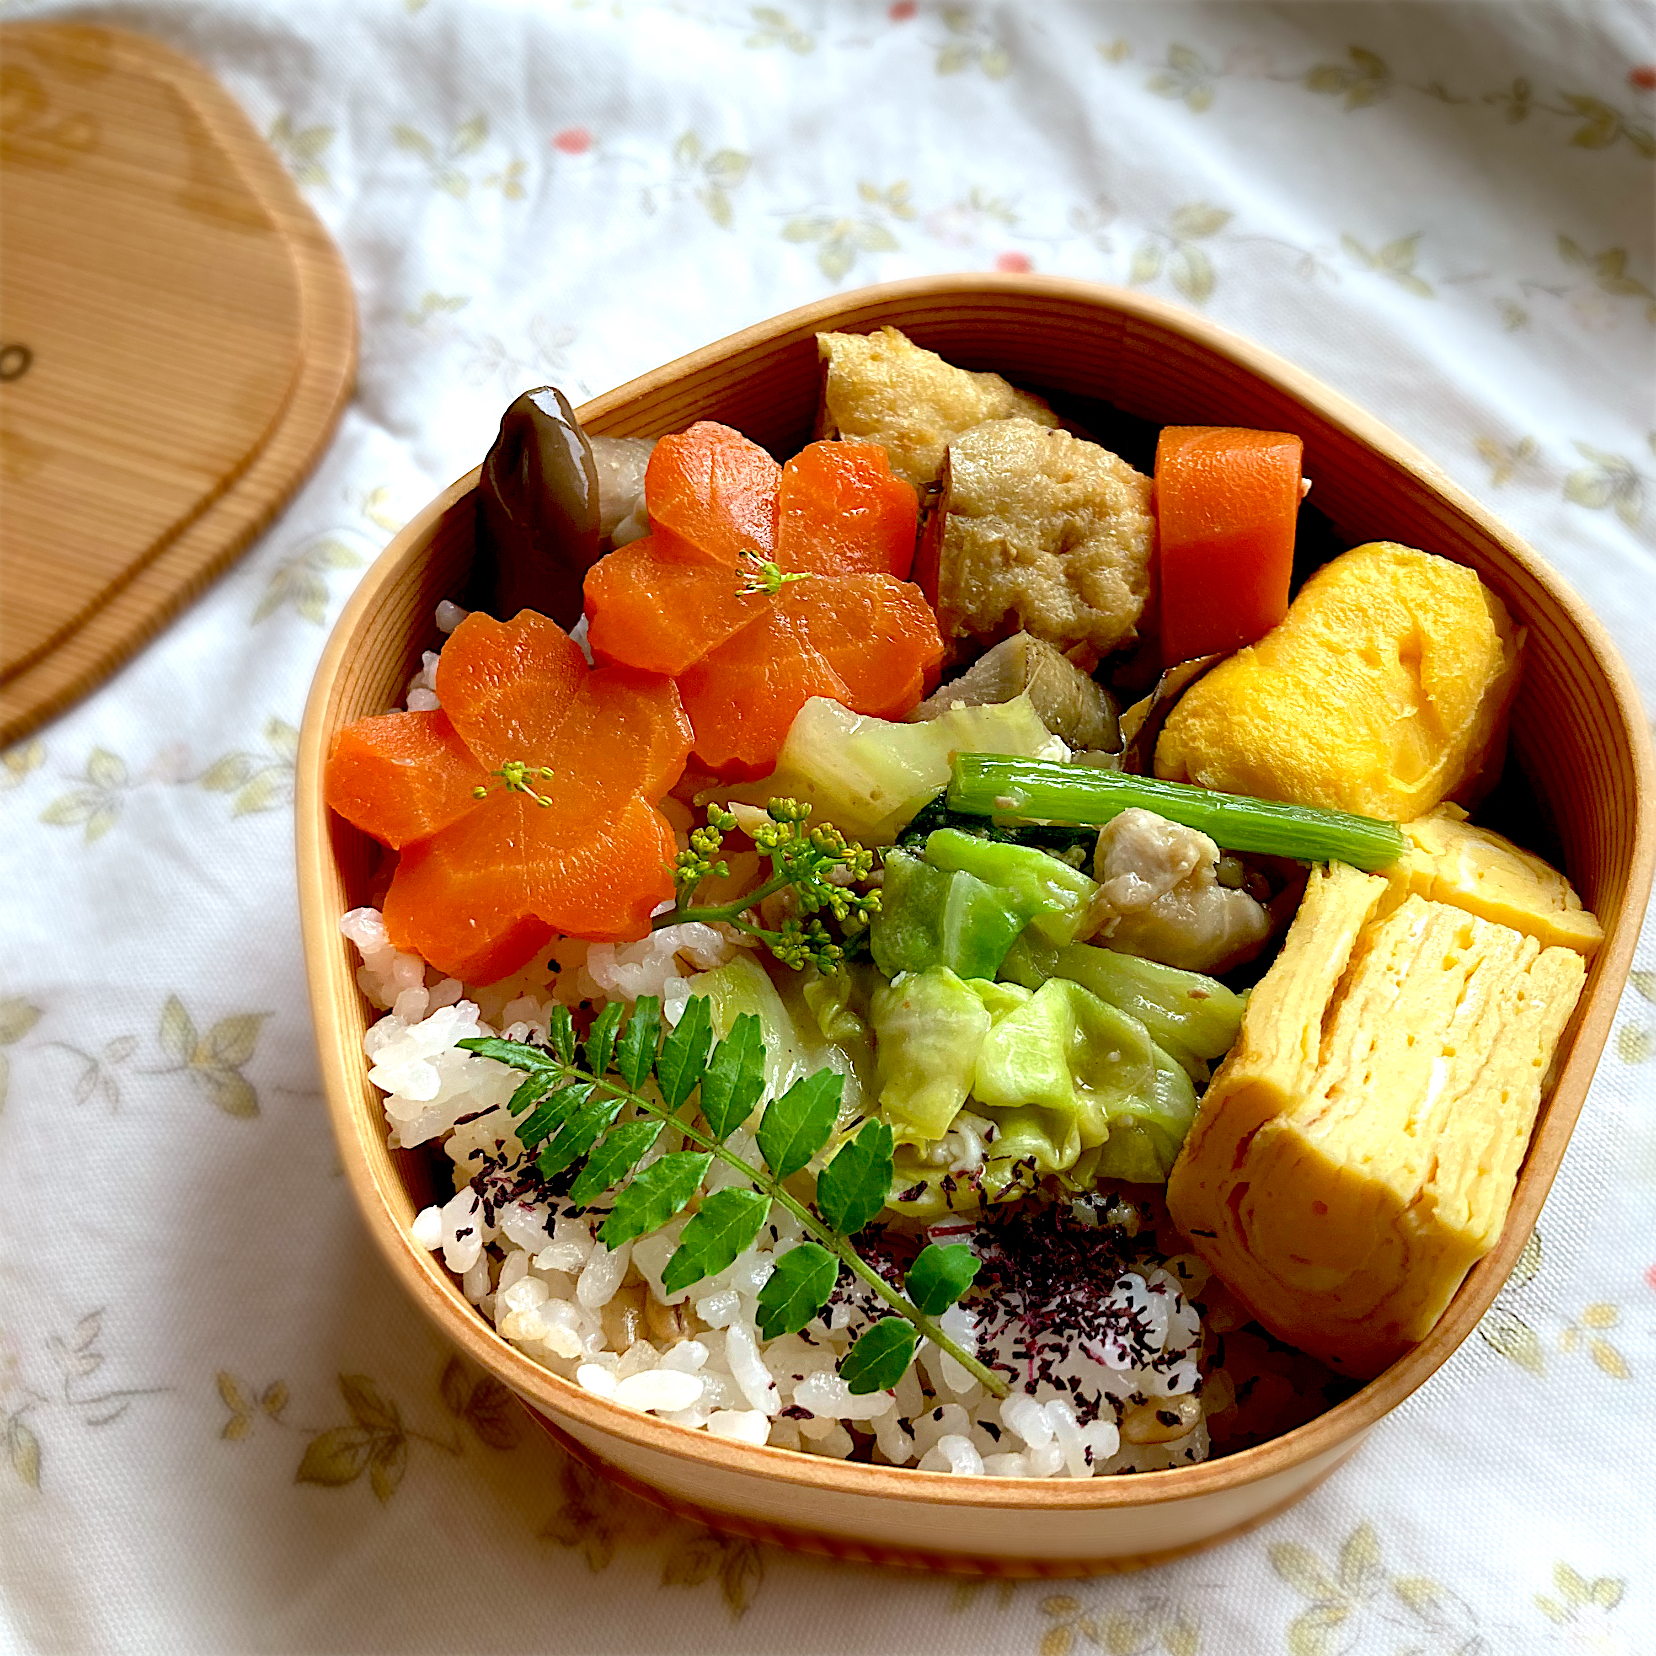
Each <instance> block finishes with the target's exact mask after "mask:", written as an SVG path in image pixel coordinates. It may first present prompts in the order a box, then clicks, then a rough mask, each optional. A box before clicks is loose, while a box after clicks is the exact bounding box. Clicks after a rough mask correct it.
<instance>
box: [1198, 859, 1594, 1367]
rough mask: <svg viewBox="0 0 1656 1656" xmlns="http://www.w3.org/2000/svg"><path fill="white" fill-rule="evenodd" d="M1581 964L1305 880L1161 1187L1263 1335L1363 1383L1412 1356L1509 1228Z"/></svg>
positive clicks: (1455, 914)
mask: <svg viewBox="0 0 1656 1656" xmlns="http://www.w3.org/2000/svg"><path fill="white" fill-rule="evenodd" d="M1585 978H1586V965H1585V962H1584V961H1583V958H1582V956H1581V954H1580V953H1578V952H1577V951H1576V950H1574V949H1569V948H1545V947H1543V946H1542V945H1541V943H1540V942H1538V941H1537V939H1535V938H1534V937H1529V936H1525V935H1524V934H1523V933H1521V932H1518V931H1515V930H1513V929H1512V928H1510V927H1507V926H1501V925H1496V924H1493V923H1492V922H1490V921H1488V920H1485V919H1481V918H1479V917H1478V916H1477V915H1475V914H1470V913H1467V912H1466V911H1465V910H1463V909H1460V908H1457V907H1453V906H1451V905H1449V904H1447V903H1440V902H1433V901H1429V900H1427V899H1426V898H1424V897H1421V896H1419V895H1406V896H1402V897H1401V900H1399V892H1398V888H1397V886H1396V885H1395V884H1394V883H1393V882H1392V881H1390V880H1388V878H1387V877H1386V876H1385V875H1368V874H1362V873H1359V872H1358V871H1357V870H1356V869H1353V868H1348V867H1345V866H1343V865H1340V864H1335V865H1333V866H1331V867H1328V868H1321V869H1318V870H1316V871H1314V872H1313V873H1312V875H1311V879H1310V883H1309V884H1308V886H1307V888H1306V894H1305V899H1304V901H1303V903H1302V904H1301V907H1300V911H1299V913H1298V914H1297V915H1296V916H1295V919H1294V923H1293V926H1292V927H1291V928H1290V930H1289V933H1288V938H1287V941H1286V942H1285V943H1284V945H1283V948H1282V952H1281V953H1280V954H1279V955H1278V957H1277V959H1276V961H1275V962H1274V963H1273V964H1272V966H1271V969H1270V971H1269V972H1267V973H1266V975H1265V977H1264V978H1263V979H1262V980H1261V981H1260V983H1259V984H1258V986H1257V987H1256V988H1255V989H1254V991H1253V995H1252V997H1251V998H1250V1000H1249V1003H1248V1010H1247V1013H1246V1014H1245V1016H1244V1018H1243V1021H1242V1031H1241V1034H1240V1036H1239V1037H1238V1040H1237V1044H1236V1046H1235V1048H1234V1049H1233V1050H1232V1052H1231V1055H1230V1056H1229V1057H1228V1058H1227V1059H1226V1060H1225V1062H1224V1064H1223V1065H1222V1066H1221V1067H1220V1069H1219V1072H1218V1073H1217V1074H1216V1075H1215V1076H1214V1078H1213V1081H1212V1083H1211V1085H1210V1086H1209V1087H1208V1090H1207V1093H1206V1095H1205V1096H1204V1097H1203V1099H1202V1102H1201V1105H1200V1107H1199V1109H1198V1113H1197V1117H1196V1122H1195V1125H1194V1126H1193V1127H1192V1129H1191V1132H1190V1135H1189V1137H1188V1138H1187V1140H1186V1142H1185V1145H1184V1149H1183V1150H1182V1151H1181V1153H1180V1156H1179V1159H1178V1162H1177V1163H1176V1164H1175V1166H1174V1168H1173V1173H1172V1177H1171V1179H1170V1180H1169V1183H1168V1192H1167V1194H1168V1207H1169V1210H1170V1211H1171V1213H1172V1215H1173V1218H1174V1220H1175V1221H1176V1222H1177V1223H1178V1224H1179V1225H1180V1227H1181V1228H1182V1229H1184V1230H1185V1231H1186V1232H1187V1233H1188V1234H1189V1235H1190V1236H1191V1239H1192V1242H1193V1244H1194V1246H1195V1248H1196V1250H1197V1252H1198V1253H1200V1254H1201V1256H1202V1258H1203V1259H1205V1260H1206V1261H1207V1263H1208V1264H1209V1265H1210V1266H1212V1268H1213V1269H1214V1270H1215V1271H1216V1272H1217V1273H1218V1275H1219V1276H1220V1277H1221V1278H1222V1280H1223V1281H1224V1282H1225V1283H1226V1285H1227V1286H1228V1287H1229V1288H1230V1289H1231V1290H1232V1291H1233V1292H1234V1293H1235V1294H1236V1295H1237V1297H1238V1298H1239V1299H1241V1300H1242V1301H1243V1302H1244V1303H1245V1304H1246V1305H1247V1307H1248V1308H1249V1310H1250V1311H1252V1313H1253V1314H1254V1315H1255V1316H1256V1317H1257V1318H1258V1319H1259V1321H1260V1322H1262V1323H1263V1324H1264V1325H1265V1326H1266V1327H1267V1328H1269V1329H1270V1330H1271V1331H1272V1332H1273V1333H1275V1334H1277V1335H1278V1336H1280V1337H1281V1338H1282V1339H1285V1340H1287V1341H1289V1342H1291V1343H1292V1344H1294V1345H1297V1346H1299V1347H1300V1348H1301V1349H1302V1350H1304V1351H1307V1352H1309V1353H1311V1354H1312V1355H1313V1356H1316V1357H1320V1358H1321V1359H1322V1360H1323V1361H1325V1362H1327V1363H1329V1364H1330V1365H1331V1366H1332V1367H1334V1368H1336V1369H1338V1370H1340V1371H1341V1372H1342V1373H1345V1374H1349V1375H1352V1376H1354V1377H1356V1378H1359V1379H1368V1378H1370V1377H1372V1376H1373V1375H1376V1374H1378V1373H1379V1372H1380V1371H1381V1370H1382V1369H1383V1368H1385V1367H1386V1366H1387V1365H1388V1364H1389V1363H1391V1362H1393V1361H1394V1360H1395V1359H1396V1358H1398V1357H1400V1356H1401V1355H1402V1354H1403V1353H1404V1352H1405V1351H1406V1350H1407V1349H1408V1348H1409V1346H1410V1345H1411V1344H1413V1343H1414V1342H1416V1341H1418V1340H1420V1339H1422V1338H1423V1337H1424V1336H1425V1335H1426V1334H1427V1333H1428V1332H1429V1331H1430V1330H1431V1328H1432V1326H1433V1325H1434V1324H1435V1323H1436V1322H1437V1320H1438V1318H1439V1317H1440V1316H1441V1315H1442V1314H1443V1311H1444V1309H1445V1307H1447V1305H1448V1303H1449V1301H1450V1299H1451V1298H1452V1297H1453V1295H1454V1293H1455V1290H1456V1289H1457V1288H1458V1287H1459V1286H1460V1284H1461V1282H1462V1280H1463V1279H1464V1277H1465V1275H1466V1273H1467V1271H1468V1270H1469V1269H1470V1268H1471V1266H1472V1265H1473V1264H1474V1263H1475V1262H1476V1261H1477V1260H1478V1259H1480V1258H1481V1257H1482V1256H1483V1255H1484V1254H1485V1253H1487V1252H1488V1251H1489V1250H1490V1248H1492V1247H1493V1246H1494V1244H1495V1242H1496V1240H1497V1238H1498V1237H1499V1236H1500V1233H1501V1229H1502V1226H1503V1225H1504V1224H1505V1222H1506V1215H1507V1208H1508V1206H1509V1205H1510V1202H1511V1199H1512V1192H1513V1187H1514V1184H1515V1182H1516V1179H1517V1173H1518V1168H1519V1165H1520V1163H1521V1162H1522V1161H1523V1157H1524V1152H1525V1149H1526V1148H1527V1146H1528V1144H1529V1138H1530V1130H1531V1128H1532V1127H1533V1125H1534V1122H1535V1116H1536V1112H1537V1110H1538V1109H1539V1107H1540V1103H1541V1096H1542V1090H1543V1088H1544V1086H1545V1085H1546V1082H1547V1078H1548V1074H1549V1071H1550V1068H1551V1065H1552V1061H1553V1057H1554V1054H1555V1053H1556V1051H1557V1048H1558V1043H1559V1041H1560V1039H1561V1038H1562V1036H1563V1033H1564V1028H1565V1025H1566V1024H1567V1023H1568V1021H1569V1018H1570V1014H1571V1012H1572V1011H1573V1010H1574V1008H1575V1003H1576V999H1577V997H1578V996H1579V994H1580V992H1581V988H1582V985H1583V983H1584V982H1585Z"/></svg>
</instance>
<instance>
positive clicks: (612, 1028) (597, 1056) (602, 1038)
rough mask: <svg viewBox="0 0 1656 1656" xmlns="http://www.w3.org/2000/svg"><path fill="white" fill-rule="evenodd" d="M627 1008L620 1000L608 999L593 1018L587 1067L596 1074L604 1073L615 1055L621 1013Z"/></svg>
mask: <svg viewBox="0 0 1656 1656" xmlns="http://www.w3.org/2000/svg"><path fill="white" fill-rule="evenodd" d="M625 1010H626V1008H625V1007H624V1006H623V1005H622V1003H621V1002H620V1001H618V1000H612V1001H606V1002H605V1003H604V1009H603V1010H602V1011H601V1012H600V1013H599V1014H598V1016H597V1017H596V1018H594V1019H593V1020H592V1030H591V1032H590V1033H589V1034H588V1036H587V1039H586V1067H587V1068H588V1069H589V1070H590V1071H591V1072H592V1073H593V1074H594V1075H603V1074H604V1073H605V1072H606V1071H607V1070H608V1069H609V1067H610V1059H611V1058H613V1057H614V1056H615V1032H616V1030H617V1029H619V1028H620V1027H621V1014H622V1013H623V1012H624V1011H625Z"/></svg>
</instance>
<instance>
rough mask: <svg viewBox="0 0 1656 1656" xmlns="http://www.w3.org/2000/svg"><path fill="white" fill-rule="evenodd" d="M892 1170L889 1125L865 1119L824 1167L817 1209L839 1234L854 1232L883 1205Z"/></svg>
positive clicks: (844, 1234) (818, 1188) (818, 1181)
mask: <svg viewBox="0 0 1656 1656" xmlns="http://www.w3.org/2000/svg"><path fill="white" fill-rule="evenodd" d="M892 1173H893V1167H892V1134H891V1128H890V1127H889V1126H887V1124H886V1123H885V1122H883V1121H873V1120H870V1121H865V1122H864V1123H863V1125H862V1131H861V1132H859V1133H858V1134H857V1136H856V1137H855V1138H854V1139H851V1140H849V1141H848V1142H847V1143H845V1144H842V1145H841V1146H840V1147H839V1149H838V1150H837V1151H836V1152H835V1153H834V1159H833V1160H832V1161H831V1162H829V1164H828V1165H827V1166H826V1167H825V1168H823V1170H822V1176H821V1177H820V1178H819V1179H818V1180H817V1194H816V1200H817V1211H818V1212H819V1213H820V1214H821V1215H822V1217H823V1218H824V1219H826V1220H827V1221H828V1223H829V1224H830V1225H832V1226H833V1227H834V1229H835V1230H837V1231H838V1232H839V1233H840V1235H842V1236H854V1235H855V1234H856V1233H857V1232H858V1231H860V1230H861V1229H862V1228H863V1226H864V1225H866V1224H869V1223H870V1222H871V1221H872V1220H873V1218H874V1216H875V1214H877V1213H878V1212H879V1211H880V1209H881V1208H883V1207H884V1206H885V1203H886V1197H887V1196H888V1195H889V1194H890V1193H891V1177H892ZM864 1338H867V1336H866V1335H865V1336H864Z"/></svg>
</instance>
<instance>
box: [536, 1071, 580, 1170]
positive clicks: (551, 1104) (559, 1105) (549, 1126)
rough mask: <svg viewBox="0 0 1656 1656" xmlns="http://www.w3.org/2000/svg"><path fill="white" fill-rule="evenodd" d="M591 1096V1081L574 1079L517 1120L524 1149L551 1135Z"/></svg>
mask: <svg viewBox="0 0 1656 1656" xmlns="http://www.w3.org/2000/svg"><path fill="white" fill-rule="evenodd" d="M591 1097H592V1083H591V1082H590V1081H572V1082H570V1083H569V1084H568V1085H567V1086H563V1087H559V1088H558V1090H557V1091H556V1092H554V1093H552V1094H551V1095H550V1096H549V1097H547V1098H544V1099H542V1101H541V1102H540V1103H539V1104H537V1105H536V1106H535V1108H534V1109H533V1110H532V1111H531V1112H530V1113H529V1114H528V1115H527V1116H525V1117H524V1119H523V1120H522V1121H520V1122H519V1123H518V1130H517V1133H518V1143H520V1144H521V1145H522V1146H523V1148H524V1149H525V1150H533V1149H534V1148H535V1146H536V1145H537V1144H540V1143H541V1142H542V1141H543V1140H545V1139H549V1138H551V1136H552V1135H553V1134H554V1133H555V1132H557V1130H558V1129H559V1128H560V1127H562V1126H563V1124H564V1123H565V1122H566V1121H568V1120H569V1118H570V1117H571V1116H572V1115H573V1114H574V1113H575V1112H576V1111H577V1110H578V1109H580V1107H581V1106H582V1105H583V1104H585V1103H586V1101H587V1100H588V1099H589V1098H591ZM567 1165H568V1163H565V1166H567Z"/></svg>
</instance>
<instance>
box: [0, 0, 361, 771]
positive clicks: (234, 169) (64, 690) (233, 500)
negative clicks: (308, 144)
mask: <svg viewBox="0 0 1656 1656" xmlns="http://www.w3.org/2000/svg"><path fill="white" fill-rule="evenodd" d="M0 248H3V263H0V487H3V491H4V499H5V505H4V509H3V511H0V746H4V745H6V744H8V743H10V742H13V741H15V740H16V739H17V738H18V737H19V736H21V735H22V734H23V733H24V732H25V731H27V730H29V729H30V728H32V727H33V726H34V725H36V724H38V723H39V722H40V721H41V720H42V719H44V718H46V717H47V716H49V715H50V714H52V713H54V712H56V711H58V710H59V709H60V708H62V707H63V706H65V705H66V704H67V703H69V702H70V701H72V700H74V699H75V698H76V697H78V696H80V695H82V694H84V693H85V692H86V691H87V690H89V689H91V688H92V687H93V686H94V685H95V684H97V683H98V682H99V681H100V680H101V679H102V678H104V677H105V676H106V675H107V674H108V673H110V672H111V671H112V670H113V669H114V668H115V667H117V666H118V665H119V664H120V663H121V662H122V661H123V660H124V659H125V658H126V657H127V656H128V655H130V654H131V653H132V652H133V651H134V650H135V649H137V648H138V646H139V645H140V644H142V643H143V642H144V641H145V640H146V639H147V638H148V637H149V636H150V635H151V634H153V633H154V632H155V631H156V630H158V629H159V628H160V626H161V625H162V624H163V623H164V622H165V621H166V620H167V618H168V617H169V616H170V615H172V614H173V613H174V612H175V611H176V610H177V609H178V608H179V607H180V606H181V605H183V604H184V603H185V602H186V601H187V600H188V599H189V598H191V597H192V596H193V595H194V594H195V593H197V592H198V591H200V590H201V588H202V587H203V586H205V585H206V583H207V582H208V581H209V580H210V579H211V578H212V577H213V576H214V575H216V574H217V573H218V572H219V571H220V570H221V569H222V568H223V567H224V566H225V565H226V564H227V563H228V562H229V561H230V560H231V559H232V558H234V557H235V556H236V555H237V554H238V553H239V552H241V551H242V550H243V549H244V548H245V547H246V546H247V544H248V543H249V542H250V541H251V540H252V539H253V537H254V536H255V535H256V534H257V533H258V532H259V531H260V530H261V529H262V528H264V527H265V525H266V524H268V523H269V522H270V520H271V519H272V518H273V517H274V515H275V514H276V512H277V510H278V509H279V508H280V507H281V506H282V505H283V504H284V502H285V501H286V500H287V499H288V497H289V496H290V495H291V494H292V493H293V491H294V489H295V488H297V486H298V485H299V483H300V481H301V480H302V479H303V478H304V476H305V474H306V473H307V472H308V471H309V470H310V467H311V466H312V464H313V463H314V462H315V460H316V459H317V458H318V456H319V455H320V453H321V450H322V448H323V446H324V445H325V443H326V442H327V440H328V438H329V437H330V436H331V434H332V432H333V429H334V426H335V424H336V422H337V420H338V417H339V413H340V410H341V408H342V406H343V404H344V401H345V399H346V397H347V396H348V395H349V393H350V388H351V382H352V378H353V375H354V372H355V366H356V314H355V307H354V304H353V301H352V295H351V285H350V278H349V275H348V273H347V272H346V270H345V267H344V264H343V261H342V260H341V259H340V257H339V254H338V252H337V250H336V249H335V248H334V246H333V244H332V242H331V241H330V240H329V239H328V236H327V233H326V231H325V230H324V229H323V228H322V226H321V224H320V222H319V221H318V220H317V218H316V216H315V214H314V213H313V212H312V211H311V210H310V208H309V207H308V206H307V205H306V203H305V202H304V200H303V199H302V198H301V196H300V194H299V191H298V189H297V188H296V187H295V185H294V183H293V181H292V179H291V178H290V177H289V175H288V173H287V170H286V168H285V167H284V166H283V165H282V164H281V162H280V161H279V160H278V159H277V157H276V156H275V155H274V154H273V153H272V152H271V150H270V149H269V148H268V146H267V145H266V144H265V142H264V140H263V139H262V138H260V136H259V135H258V133H257V132H256V131H255V130H254V129H253V127H252V126H251V124H250V123H249V122H248V120H247V118H246V116H245V115H243V114H242V112H241V110H240V108H239V107H238V106H237V105H236V104H235V102H234V101H233V100H232V99H231V98H230V97H229V95H228V94H227V93H226V92H225V91H224V90H223V89H222V88H221V87H220V86H219V85H218V84H217V82H215V81H214V80H213V79H212V78H211V77H210V76H209V75H208V74H207V72H206V71H205V70H204V69H202V68H201V67H200V66H199V65H197V64H195V63H193V62H191V61H190V60H189V59H188V58H185V57H182V56H180V55H179V54H178V53H176V52H174V51H172V50H170V49H169V48H167V47H164V46H161V45H159V44H158V43H156V42H155V41H151V40H147V39H145V38H143V37H142V36H138V35H132V34H127V33H124V32H121V31H117V30H113V29H103V28H91V27H84V26H76V25H62V24H12V25H8V26H6V27H5V28H3V29H0Z"/></svg>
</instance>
